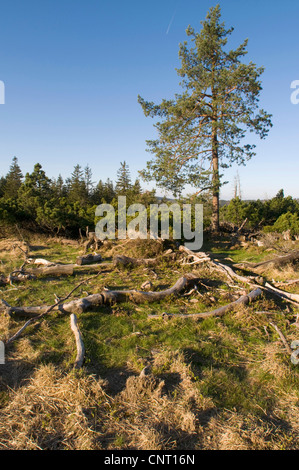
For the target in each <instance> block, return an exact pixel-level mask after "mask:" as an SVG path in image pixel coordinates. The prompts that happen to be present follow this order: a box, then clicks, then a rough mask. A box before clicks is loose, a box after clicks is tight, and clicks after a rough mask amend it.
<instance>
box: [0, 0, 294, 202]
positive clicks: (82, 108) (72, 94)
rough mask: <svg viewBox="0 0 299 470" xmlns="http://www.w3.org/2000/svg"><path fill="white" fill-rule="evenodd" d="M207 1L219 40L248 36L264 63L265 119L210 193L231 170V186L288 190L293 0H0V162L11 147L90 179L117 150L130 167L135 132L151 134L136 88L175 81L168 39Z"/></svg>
mask: <svg viewBox="0 0 299 470" xmlns="http://www.w3.org/2000/svg"><path fill="white" fill-rule="evenodd" d="M217 3H220V5H221V9H222V19H223V21H225V23H226V26H227V27H229V26H234V28H235V31H234V33H233V34H232V36H231V37H230V42H229V46H230V47H231V48H233V47H235V46H237V45H239V44H240V43H241V42H242V41H243V40H244V39H245V38H249V44H248V52H249V53H248V55H247V57H246V60H252V61H253V62H255V63H256V64H257V65H258V66H264V67H265V73H264V74H263V77H262V81H263V92H262V95H261V101H260V103H261V106H262V107H264V108H265V109H266V110H267V111H268V112H270V113H272V114H273V124H274V126H273V128H272V130H271V131H270V134H269V136H268V138H267V139H266V140H265V141H258V142H257V155H256V157H254V158H253V159H252V160H251V161H250V162H248V163H247V165H246V167H238V166H234V167H232V168H231V169H229V170H226V171H225V176H224V179H225V180H227V181H229V183H228V184H227V185H225V186H224V187H223V189H222V191H221V197H222V198H226V199H228V198H231V197H232V196H233V190H234V178H235V176H236V174H237V172H238V173H239V177H240V182H241V189H242V196H243V198H266V197H273V196H275V194H276V193H277V192H278V190H279V189H281V188H283V189H284V190H285V194H290V195H292V196H293V197H299V189H298V182H297V178H298V174H299V171H298V170H299V159H298V156H299V139H298V129H299V126H298V125H299V104H298V105H294V104H292V103H291V100H290V96H291V92H292V90H291V88H290V86H291V82H292V81H294V80H299V57H298V55H299V49H298V18H299V2H297V1H296V0H284V1H283V2H282V1H277V0H276V1H275V2H273V1H270V0H262V1H261V0H259V1H257V0H247V1H246V2H245V1H244V2H243V1H240V0H223V1H221V0H220V1H218V2H217V0H216V1H214V2H212V1H208V0H204V1H199V0H196V1H195V0H184V1H183V0H159V1H157V0H151V1H150V2H147V1H140V0H139V1H135V0H128V1H120V0H116V1H109V2H108V1H101V0H84V1H83V0H59V1H57V0H56V1H53V0H51V1H49V0H42V1H41V0H9V1H8V0H1V1H0V8H1V10H0V44H1V47H0V80H2V81H3V82H4V83H5V100H6V102H5V104H4V105H0V136H1V137H0V174H6V173H7V171H8V169H9V166H10V163H11V159H12V157H13V156H17V157H18V159H19V164H20V166H21V168H22V170H23V173H26V172H27V171H29V172H31V171H32V169H33V165H34V164H35V163H37V162H39V163H41V165H42V166H43V168H44V170H45V171H46V173H47V174H48V176H50V177H53V176H54V177H56V176H58V174H59V173H61V174H62V176H63V177H64V178H66V177H67V176H69V175H70V173H71V172H72V170H73V167H74V165H75V164H76V163H79V164H80V165H81V166H82V167H84V166H86V165H87V164H88V165H90V167H91V168H92V170H93V177H94V181H98V180H99V179H103V180H106V179H107V178H108V177H110V178H111V179H115V177H116V172H117V169H118V168H119V166H120V162H121V161H123V160H126V162H127V163H128V165H129V168H130V170H131V175H132V177H133V178H135V177H137V175H138V173H137V172H138V170H140V169H142V168H144V167H145V164H146V161H147V160H148V159H149V158H151V155H150V154H149V153H148V152H146V143H145V141H146V140H147V139H151V138H153V137H155V135H156V134H155V130H154V128H153V121H152V120H151V119H150V118H146V117H145V116H144V114H143V112H142V109H141V107H140V105H139V104H138V102H137V95H138V94H140V95H141V96H142V97H143V98H145V99H146V100H149V101H155V102H160V101H161V100H162V99H163V98H172V97H173V95H174V93H176V92H180V91H181V88H180V87H179V81H180V80H179V77H178V76H177V73H176V71H175V68H177V67H179V66H180V62H179V59H178V50H179V43H180V42H183V41H184V40H186V39H187V38H186V34H185V30H186V28H187V26H188V25H189V24H190V25H191V26H193V27H194V28H195V30H199V29H200V21H201V20H203V19H204V18H205V16H206V13H207V11H208V9H209V8H210V7H211V6H215V5H216V4H217ZM249 137H250V138H251V139H252V136H249ZM143 186H144V187H146V185H145V184H143Z"/></svg>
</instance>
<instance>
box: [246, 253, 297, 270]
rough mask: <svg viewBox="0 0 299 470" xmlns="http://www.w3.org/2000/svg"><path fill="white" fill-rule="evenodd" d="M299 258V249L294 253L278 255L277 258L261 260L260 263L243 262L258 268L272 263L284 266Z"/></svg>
mask: <svg viewBox="0 0 299 470" xmlns="http://www.w3.org/2000/svg"><path fill="white" fill-rule="evenodd" d="M298 260H299V251H293V252H292V253H289V254H288V255H284V256H277V258H272V259H269V260H267V261H261V262H260V263H255V264H253V263H247V262H246V263H243V264H246V266H248V267H250V268H252V269H256V268H261V267H265V266H267V265H269V264H272V265H273V266H283V265H285V264H287V263H294V262H295V261H298Z"/></svg>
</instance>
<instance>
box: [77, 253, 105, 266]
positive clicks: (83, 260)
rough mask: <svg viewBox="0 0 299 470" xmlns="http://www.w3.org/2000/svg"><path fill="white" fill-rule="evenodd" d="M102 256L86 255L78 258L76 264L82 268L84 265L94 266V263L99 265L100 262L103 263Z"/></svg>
mask: <svg viewBox="0 0 299 470" xmlns="http://www.w3.org/2000/svg"><path fill="white" fill-rule="evenodd" d="M102 259H103V258H102V256H101V255H98V254H96V255H92V254H89V255H84V256H78V258H77V259H76V264H77V265H78V266H82V265H84V264H93V263H98V262H100V261H102Z"/></svg>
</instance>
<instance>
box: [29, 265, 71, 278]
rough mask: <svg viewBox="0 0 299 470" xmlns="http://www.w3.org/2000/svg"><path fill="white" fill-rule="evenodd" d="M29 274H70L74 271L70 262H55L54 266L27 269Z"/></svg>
mask: <svg viewBox="0 0 299 470" xmlns="http://www.w3.org/2000/svg"><path fill="white" fill-rule="evenodd" d="M27 272H28V273H29V274H34V276H46V275H51V276H61V275H65V276H70V275H72V274H73V272H74V268H73V266H72V265H71V264H55V265H54V266H44V267H40V268H31V269H29V270H27Z"/></svg>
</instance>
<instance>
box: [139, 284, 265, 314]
mask: <svg viewBox="0 0 299 470" xmlns="http://www.w3.org/2000/svg"><path fill="white" fill-rule="evenodd" d="M261 294H262V291H261V289H259V288H258V289H255V290H253V291H252V292H250V293H249V294H247V295H242V297H240V298H239V299H238V300H235V301H234V302H231V303H229V304H227V305H223V306H222V307H219V308H217V309H215V310H211V311H210V312H201V313H190V314H170V313H166V312H164V313H163V314H162V318H165V319H166V318H167V319H168V318H193V319H196V320H198V319H205V318H209V317H221V316H223V315H224V314H225V313H227V312H228V311H230V310H232V309H233V308H235V307H236V306H237V305H240V304H243V305H246V304H248V303H249V302H252V300H254V299H256V298H257V297H260V296H261ZM148 318H161V315H149V316H148Z"/></svg>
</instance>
